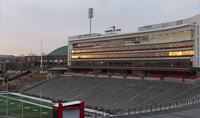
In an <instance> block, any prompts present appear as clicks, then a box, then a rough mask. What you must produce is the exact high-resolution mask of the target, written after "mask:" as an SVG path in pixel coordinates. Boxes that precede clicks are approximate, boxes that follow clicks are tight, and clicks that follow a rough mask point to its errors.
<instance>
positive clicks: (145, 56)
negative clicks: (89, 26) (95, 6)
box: [68, 15, 200, 76]
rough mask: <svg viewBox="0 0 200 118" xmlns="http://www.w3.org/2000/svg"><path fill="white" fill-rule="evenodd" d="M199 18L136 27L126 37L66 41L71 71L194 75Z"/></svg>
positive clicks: (198, 54) (198, 56) (197, 60)
mask: <svg viewBox="0 0 200 118" xmlns="http://www.w3.org/2000/svg"><path fill="white" fill-rule="evenodd" d="M199 26H200V16H199V15H196V16H194V17H191V18H187V19H183V20H178V21H173V22H167V23H161V24H155V25H148V26H144V27H139V28H138V31H137V32H134V33H125V34H110V35H93V36H85V35H84V36H85V37H76V36H73V37H69V42H68V44H69V45H68V66H69V68H70V69H71V70H77V71H84V70H85V71H92V72H96V73H108V72H109V73H124V74H134V73H142V74H145V75H147V74H148V73H152V72H162V73H166V72H168V73H173V72H180V73H187V74H188V76H190V75H192V74H194V73H195V71H194V70H195V69H198V68H199V67H200V52H199V48H200V42H199V34H200V30H199Z"/></svg>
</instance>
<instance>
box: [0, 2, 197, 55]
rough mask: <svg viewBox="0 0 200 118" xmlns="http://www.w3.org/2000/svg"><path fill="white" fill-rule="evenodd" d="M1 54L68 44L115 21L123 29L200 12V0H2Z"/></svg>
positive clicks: (37, 51)
mask: <svg viewBox="0 0 200 118" xmlns="http://www.w3.org/2000/svg"><path fill="white" fill-rule="evenodd" d="M0 2H1V3H0V19H1V20H0V54H13V55H21V54H24V55H28V54H29V53H31V52H32V53H36V54H40V42H41V40H43V51H44V52H45V53H49V52H51V51H52V50H54V49H56V48H58V47H61V46H64V45H67V37H68V36H71V35H78V34H85V33H88V32H89V20H88V8H90V7H93V8H94V19H93V26H92V27H93V28H92V29H93V30H92V32H97V33H103V32H104V30H105V29H106V28H108V27H109V26H112V25H116V26H117V27H119V28H121V29H122V32H134V31H136V30H137V27H138V26H143V25H149V24H154V23H162V22H166V21H173V20H179V19H182V18H187V17H191V16H194V15H196V14H198V13H199V11H200V10H199V6H200V5H199V0H0Z"/></svg>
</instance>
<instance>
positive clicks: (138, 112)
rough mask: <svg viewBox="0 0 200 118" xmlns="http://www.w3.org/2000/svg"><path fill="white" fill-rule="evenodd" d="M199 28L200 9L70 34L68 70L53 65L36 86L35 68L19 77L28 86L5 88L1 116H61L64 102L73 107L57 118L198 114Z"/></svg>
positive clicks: (150, 117)
mask: <svg viewBox="0 0 200 118" xmlns="http://www.w3.org/2000/svg"><path fill="white" fill-rule="evenodd" d="M199 26H200V15H196V16H194V17H191V18H186V19H182V20H177V21H172V22H166V23H160V24H153V25H148V26H143V27H139V28H138V31H137V32H132V33H116V32H115V31H117V30H118V29H116V28H115V26H114V27H112V29H111V30H110V31H111V32H109V33H106V34H99V33H92V34H86V35H76V36H70V37H69V39H68V50H66V51H67V52H64V53H66V54H67V56H68V59H67V64H68V68H67V69H66V68H64V69H63V68H53V69H52V68H51V69H47V73H45V74H44V79H42V80H41V81H37V82H35V83H34V84H31V85H30V83H33V81H32V80H31V82H27V80H26V78H29V77H30V78H33V76H34V72H31V71H30V72H29V73H25V74H23V75H22V76H21V77H20V79H19V80H17V79H15V80H12V81H11V82H12V83H16V81H17V83H23V86H22V85H21V84H20V86H22V87H16V88H18V91H10V92H7V91H6V92H5V89H2V90H4V92H1V93H0V108H5V109H0V116H2V117H6V116H9V117H12V118H57V116H59V115H58V114H60V112H59V111H57V109H58V110H60V108H62V109H63V110H66V111H63V114H65V115H64V116H63V117H58V118H83V117H86V118H108V117H111V118H160V117H163V118H186V116H187V117H188V118H189V117H190V118H194V117H191V116H192V115H195V116H199V115H200V114H198V112H197V111H198V110H199V109H200V107H199V106H200V103H199V102H200V85H199V84H200V82H199V81H200V69H199V68H200V50H199V49H200V41H199V40H200V39H199V34H200V30H199ZM65 56H66V55H65ZM23 78H25V79H23ZM25 80H26V82H24V81H25ZM13 81H14V82H13ZM10 89H11V88H10ZM7 90H8V88H7ZM17 92H18V93H17ZM60 102H63V107H61V106H59V105H60ZM83 102H84V110H81V108H83ZM70 105H71V106H70ZM78 105H79V106H78ZM70 110H71V111H70ZM83 112H84V113H83ZM61 114H62V113H61ZM77 114H79V115H77ZM83 115H84V116H83ZM195 118H196V117H195Z"/></svg>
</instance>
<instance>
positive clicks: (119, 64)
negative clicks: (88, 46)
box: [71, 60, 192, 67]
mask: <svg viewBox="0 0 200 118" xmlns="http://www.w3.org/2000/svg"><path fill="white" fill-rule="evenodd" d="M71 64H72V66H105V67H108V66H111V67H134V66H137V67H139V66H146V67H148V66H150V67H153V66H156V67H169V66H176V67H191V66H192V62H191V61H189V60H159V61H156V60H154V61H112V62H107V61H97V62H92V61H82V62H80V61H77V62H72V63H71Z"/></svg>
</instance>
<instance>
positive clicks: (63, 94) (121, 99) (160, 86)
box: [25, 76, 200, 113]
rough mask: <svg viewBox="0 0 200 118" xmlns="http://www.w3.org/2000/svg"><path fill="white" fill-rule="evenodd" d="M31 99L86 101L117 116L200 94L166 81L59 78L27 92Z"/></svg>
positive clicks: (190, 87) (196, 88)
mask: <svg viewBox="0 0 200 118" xmlns="http://www.w3.org/2000/svg"><path fill="white" fill-rule="evenodd" d="M25 93H26V94H29V95H32V96H40V93H42V96H44V97H47V98H50V99H63V100H67V101H71V100H84V101H85V103H86V105H87V106H88V107H89V106H90V107H94V108H96V109H102V110H105V111H109V112H111V113H114V112H115V111H118V110H122V109H134V108H140V107H142V106H153V105H154V106H155V105H160V104H172V103H174V102H178V101H179V102H181V100H183V99H187V98H189V97H190V96H193V95H196V94H200V86H199V85H194V84H185V83H173V82H165V81H152V80H151V81H150V80H135V79H116V78H95V77H80V76H72V77H66V76H65V77H64V76H63V77H56V78H53V79H49V80H48V81H46V82H44V83H42V84H39V85H38V86H34V87H32V88H30V89H27V90H26V91H25Z"/></svg>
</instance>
